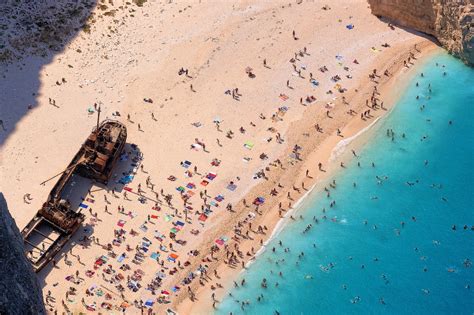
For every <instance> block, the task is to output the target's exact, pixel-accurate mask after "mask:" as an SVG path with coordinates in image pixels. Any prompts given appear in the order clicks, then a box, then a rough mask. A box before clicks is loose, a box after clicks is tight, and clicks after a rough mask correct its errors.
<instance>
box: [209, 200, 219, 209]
mask: <svg viewBox="0 0 474 315" xmlns="http://www.w3.org/2000/svg"><path fill="white" fill-rule="evenodd" d="M209 204H210V205H211V206H213V207H219V204H218V203H216V202H215V201H214V200H212V201H211V202H210V203H209Z"/></svg>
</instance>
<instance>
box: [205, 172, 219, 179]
mask: <svg viewBox="0 0 474 315" xmlns="http://www.w3.org/2000/svg"><path fill="white" fill-rule="evenodd" d="M216 176H217V174H215V173H209V174H207V176H206V178H207V179H209V180H214V178H216Z"/></svg>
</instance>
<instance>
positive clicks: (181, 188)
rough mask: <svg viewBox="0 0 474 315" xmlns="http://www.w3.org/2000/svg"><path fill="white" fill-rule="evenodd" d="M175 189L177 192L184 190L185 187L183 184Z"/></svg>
mask: <svg viewBox="0 0 474 315" xmlns="http://www.w3.org/2000/svg"><path fill="white" fill-rule="evenodd" d="M176 190H177V191H179V192H184V190H185V189H184V187H183V186H179V187H176Z"/></svg>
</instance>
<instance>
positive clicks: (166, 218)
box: [165, 214, 171, 222]
mask: <svg viewBox="0 0 474 315" xmlns="http://www.w3.org/2000/svg"><path fill="white" fill-rule="evenodd" d="M165 221H166V222H170V221H171V216H170V215H169V214H167V215H166V216H165Z"/></svg>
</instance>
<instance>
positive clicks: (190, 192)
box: [186, 190, 194, 197]
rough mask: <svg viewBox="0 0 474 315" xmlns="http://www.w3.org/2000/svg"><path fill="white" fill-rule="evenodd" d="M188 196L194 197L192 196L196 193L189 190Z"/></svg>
mask: <svg viewBox="0 0 474 315" xmlns="http://www.w3.org/2000/svg"><path fill="white" fill-rule="evenodd" d="M186 195H188V197H192V196H194V191H191V190H188V191H187V192H186Z"/></svg>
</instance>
